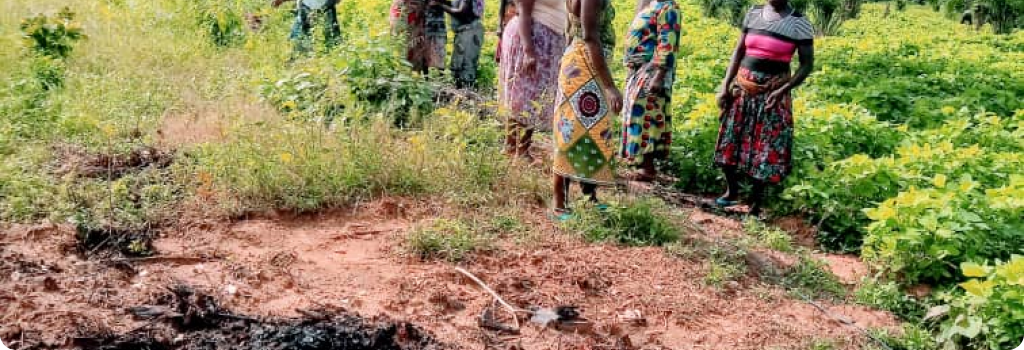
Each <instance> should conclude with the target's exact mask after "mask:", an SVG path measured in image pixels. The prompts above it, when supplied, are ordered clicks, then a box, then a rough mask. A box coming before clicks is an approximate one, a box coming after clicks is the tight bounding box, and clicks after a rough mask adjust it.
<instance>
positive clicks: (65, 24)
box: [21, 7, 86, 59]
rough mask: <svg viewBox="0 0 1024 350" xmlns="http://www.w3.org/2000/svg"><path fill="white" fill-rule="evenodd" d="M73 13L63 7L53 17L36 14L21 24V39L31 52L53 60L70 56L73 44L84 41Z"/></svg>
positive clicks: (83, 35)
mask: <svg viewBox="0 0 1024 350" xmlns="http://www.w3.org/2000/svg"><path fill="white" fill-rule="evenodd" d="M74 20H75V13H74V12H71V9H70V8H68V7H64V8H63V9H62V10H61V11H60V12H58V13H57V14H56V15H55V16H52V17H51V16H47V15H45V14H38V15H36V16H35V17H29V18H26V19H24V20H23V21H22V22H21V32H22V39H23V40H24V41H25V45H26V46H28V47H29V48H30V49H32V51H33V52H35V53H37V54H39V55H43V56H48V57H50V58H54V59H64V58H67V57H68V56H70V55H71V50H72V49H73V48H74V44H75V42H77V41H79V40H81V39H85V38H86V36H85V34H84V33H83V32H82V28H81V27H79V25H78V23H77V22H75V21H74Z"/></svg>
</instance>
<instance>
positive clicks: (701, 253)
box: [0, 0, 1024, 350]
mask: <svg viewBox="0 0 1024 350" xmlns="http://www.w3.org/2000/svg"><path fill="white" fill-rule="evenodd" d="M676 1H678V2H679V4H680V6H681V8H682V10H683V21H682V24H683V35H682V37H681V38H682V39H681V44H680V48H679V55H678V56H677V57H678V60H679V61H678V71H677V78H676V80H675V86H674V89H673V97H672V101H673V102H672V103H673V105H672V108H673V118H674V124H673V130H672V131H673V137H672V138H673V145H672V150H671V154H670V156H669V159H668V161H666V162H664V163H663V164H659V166H660V168H661V169H662V170H663V171H664V172H665V173H666V175H669V176H668V177H670V178H671V179H670V180H671V181H668V180H666V181H660V182H658V183H655V184H653V185H644V184H637V183H628V184H626V185H624V186H620V187H619V188H614V189H607V190H605V189H602V196H603V198H602V200H605V201H607V202H608V203H609V204H610V208H609V209H608V210H606V211H605V210H600V209H598V208H596V207H593V206H592V205H589V204H588V203H585V201H580V202H579V203H576V205H577V206H578V207H579V209H578V210H577V211H576V214H577V215H575V218H574V219H572V220H569V221H567V222H564V223H555V222H552V220H551V219H549V218H548V215H547V213H548V209H549V208H550V206H551V198H552V195H553V194H552V189H551V187H552V186H551V170H550V169H551V166H550V165H551V161H550V159H547V158H550V157H547V156H549V155H550V153H551V151H550V148H551V142H550V135H544V134H543V133H539V135H536V136H535V139H536V141H537V142H536V150H535V154H537V155H540V157H538V158H540V159H542V161H540V162H538V163H537V164H527V163H525V162H521V161H517V160H512V159H510V158H509V157H506V156H504V155H503V154H502V152H501V151H502V150H501V147H502V144H501V143H502V139H503V137H504V130H503V125H502V124H503V121H502V120H501V119H499V118H498V117H496V114H497V113H496V111H497V110H498V106H497V102H496V101H495V95H496V94H495V91H496V90H497V89H499V88H500V87H499V86H497V70H498V67H497V63H495V60H494V55H495V47H496V44H497V38H496V36H495V35H494V32H495V30H496V28H497V12H498V5H497V1H491V0H488V1H487V5H486V6H487V7H486V14H485V21H484V24H485V27H486V28H487V35H486V38H485V42H484V48H483V54H482V55H481V58H480V60H481V64H480V70H479V80H480V84H479V85H480V86H479V87H478V88H477V89H476V90H473V91H464V90H457V89H455V88H454V87H453V83H452V81H453V80H452V78H451V77H450V76H448V75H447V74H446V73H445V72H431V73H430V74H428V75H421V74H419V73H415V72H413V70H412V69H411V66H410V65H409V64H408V62H405V61H404V60H403V58H402V57H403V55H401V54H399V53H398V52H399V49H398V44H399V43H398V41H397V40H396V39H395V38H394V37H393V35H392V34H391V33H390V31H389V25H388V13H389V8H390V5H391V4H390V1H387V0H360V1H354V0H342V1H341V2H340V3H339V4H338V7H337V11H338V18H339V22H340V26H341V32H342V38H341V44H340V45H338V46H336V47H334V48H333V49H330V50H327V49H315V50H313V52H310V53H307V54H298V53H296V52H295V51H293V48H292V43H291V42H290V41H289V40H288V35H289V31H290V30H291V25H292V22H293V21H294V12H293V11H292V9H293V8H294V3H287V4H286V5H284V6H281V7H280V8H274V7H272V6H271V5H270V1H263V0H227V1H215V0H190V1H185V0H92V1H57V0H34V1H28V0H9V1H4V2H3V4H2V5H0V341H2V342H3V344H4V345H6V346H7V347H9V348H11V349H17V350H22V349H104V350H114V349H126V350H127V349H364V348H365V349H448V348H451V349H463V348H464V349H616V350H632V349H716V350H717V349H750V350H754V349H758V350H762V349H775V350H827V349H871V350H886V349H902V350H939V349H943V350H956V349H963V350H968V349H970V350H973V349H984V350H1002V349H1013V348H1014V347H1016V346H1018V344H1020V343H1021V342H1022V340H1024V31H1022V30H1019V29H1016V28H1019V27H1020V26H1021V23H1024V20H1021V19H1020V18H1024V5H1021V4H1019V1H1016V0H1008V1H1006V5H1005V6H1007V7H1006V8H1007V10H1005V11H1007V12H1003V13H1001V14H1000V16H1004V17H998V16H995V15H993V16H991V18H992V23H990V24H986V25H984V26H981V27H980V28H979V29H975V28H974V27H973V26H969V25H964V24H960V23H959V15H958V14H959V12H957V11H953V10H949V8H958V7H955V6H964V5H963V2H962V1H961V2H955V1H953V0H950V1H947V2H946V3H944V4H940V3H937V2H931V3H930V4H915V3H911V4H907V3H906V1H895V0H894V1H893V2H865V3H864V4H863V6H862V7H860V8H859V9H860V10H859V13H857V14H856V16H855V18H848V19H846V20H845V21H839V20H834V21H827V20H824V19H822V18H824V15H822V14H821V13H822V12H821V8H822V6H824V5H822V4H823V3H825V2H828V0H807V1H805V2H809V3H811V5H807V6H810V7H809V9H815V10H813V11H810V12H811V15H812V19H813V21H814V22H815V25H816V26H817V27H818V30H819V31H820V33H819V34H820V35H819V36H818V37H817V38H816V39H815V42H814V45H815V55H816V57H815V60H816V67H815V71H814V73H813V74H812V75H811V76H810V78H809V79H808V81H807V83H806V84H805V85H803V86H801V87H800V88H798V89H797V90H796V91H795V92H794V116H795V141H794V148H793V154H794V163H795V168H794V170H793V173H792V175H790V176H789V177H788V178H787V179H786V180H785V181H784V183H783V184H782V185H781V186H777V188H774V189H773V191H771V192H770V193H769V194H768V209H767V211H768V212H769V214H770V215H769V218H768V219H766V220H757V219H749V218H745V217H744V216H743V215H741V214H738V213H735V212H730V211H724V210H716V209H711V208H706V207H705V206H702V205H701V203H704V202H706V201H707V199H708V198H712V199H713V198H714V197H715V196H717V195H718V194H719V193H721V191H722V190H723V186H724V179H723V177H722V175H721V171H720V169H718V168H716V167H715V166H714V164H713V153H714V147H715V142H716V139H717V137H718V130H719V115H720V113H719V110H718V107H717V105H716V102H715V92H716V89H717V88H718V86H719V85H720V82H721V79H722V76H723V74H724V72H725V71H726V67H727V65H728V64H729V55H730V54H731V50H732V49H733V48H734V47H735V45H736V40H737V38H738V34H739V31H738V29H737V28H736V27H735V26H733V25H731V24H730V17H729V14H728V13H725V14H721V13H718V12H716V11H712V10H709V6H712V5H713V4H722V3H729V1H719V2H715V1H711V0H676ZM1015 1H1016V2H1015ZM736 2H737V3H743V4H744V5H743V6H744V7H745V6H746V4H748V2H743V1H736ZM794 2H795V1H794ZM837 3H838V2H837ZM843 3H844V4H845V3H846V2H843ZM857 3H859V2H857ZM987 3H992V4H1000V6H1003V5H1001V4H1002V2H1000V1H998V0H990V1H989V2H987ZM614 5H615V7H616V9H617V11H616V13H617V16H616V18H615V29H616V33H622V34H624V33H625V32H626V29H627V26H628V24H629V22H630V21H631V20H632V17H633V13H634V7H635V2H634V1H631V0H614ZM988 6H995V5H988ZM1013 6H1017V7H1016V9H1017V10H1016V11H1018V12H1012V11H1011V10H1012V9H1014V7H1013ZM726 12H728V11H726ZM1006 13H1016V14H1017V16H1018V18H1016V20H1017V22H1016V23H1017V24H1013V23H1012V22H1010V24H1006V23H1008V22H1007V19H1006V18H1009V17H1006V16H1009V15H1006ZM954 14H956V15H954ZM851 17H853V16H851ZM318 20H319V19H318ZM1007 26H1008V27H1007ZM322 34H323V33H322V30H321V28H320V27H318V26H315V27H314V29H313V35H312V37H313V41H314V42H313V46H312V47H316V48H321V47H323V45H320V44H321V42H320V41H322V40H323V35H322ZM623 41H624V40H619V41H618V42H619V45H620V46H621V45H622V42H623ZM449 52H451V47H450V46H449ZM622 52H624V48H621V47H620V50H618V51H617V52H616V53H615V54H616V55H617V56H616V57H615V58H614V59H613V60H612V61H611V62H610V66H611V68H612V73H613V77H614V78H615V79H616V81H617V82H619V83H620V84H621V83H622V82H623V80H624V78H625V72H624V68H623V66H622V63H621V62H620V61H621V55H622ZM571 199H576V198H571ZM499 301H500V302H499ZM513 315H518V316H513ZM0 348H3V347H2V346H0Z"/></svg>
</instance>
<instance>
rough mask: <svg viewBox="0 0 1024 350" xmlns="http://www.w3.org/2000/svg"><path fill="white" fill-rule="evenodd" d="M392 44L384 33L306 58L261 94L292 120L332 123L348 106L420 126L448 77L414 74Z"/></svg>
mask: <svg viewBox="0 0 1024 350" xmlns="http://www.w3.org/2000/svg"><path fill="white" fill-rule="evenodd" d="M363 45H366V46H363ZM392 47H393V44H392V41H391V40H390V39H389V38H388V37H383V36H382V37H376V38H370V39H367V42H365V43H360V44H359V45H358V46H354V45H346V46H343V47H338V48H337V49H336V50H335V51H332V53H331V54H330V55H325V56H320V57H312V58H307V59H304V60H302V61H301V63H300V64H296V65H295V67H296V68H295V69H292V70H288V71H285V72H283V76H282V77H279V78H276V80H273V79H268V80H267V81H265V82H264V83H263V84H262V86H261V87H260V91H261V96H263V97H264V98H265V99H266V100H267V101H269V102H270V103H272V104H273V105H274V106H275V107H277V109H278V110H280V111H281V112H283V113H286V114H288V115H289V116H290V117H293V118H302V119H306V120H322V121H324V122H331V121H333V120H334V119H335V118H337V117H338V116H340V115H342V114H343V113H345V111H346V110H348V111H352V110H357V111H359V110H361V111H366V112H375V113H381V114H382V115H385V116H387V117H388V118H390V119H391V120H392V121H393V122H394V123H395V124H396V125H400V126H403V125H417V124H418V123H420V122H421V121H422V120H421V119H422V118H423V117H424V116H426V115H427V114H429V113H430V111H431V110H432V109H433V107H434V96H435V91H436V90H437V89H438V88H439V87H440V83H438V81H443V79H440V80H439V79H431V78H429V77H427V76H423V75H421V74H418V73H413V72H412V70H411V66H410V65H409V64H408V62H406V61H405V60H402V59H400V58H398V56H396V55H395V54H394V52H395V51H396V50H393V49H392ZM434 78H436V77H434ZM349 114H351V113H349Z"/></svg>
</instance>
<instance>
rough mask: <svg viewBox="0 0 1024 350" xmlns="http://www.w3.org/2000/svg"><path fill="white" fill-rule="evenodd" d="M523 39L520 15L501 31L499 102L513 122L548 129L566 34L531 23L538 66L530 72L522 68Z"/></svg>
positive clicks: (523, 55)
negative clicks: (520, 32) (520, 29)
mask: <svg viewBox="0 0 1024 350" xmlns="http://www.w3.org/2000/svg"><path fill="white" fill-rule="evenodd" d="M522 39H523V38H521V37H520V36H519V17H516V18H513V19H512V21H510V22H509V23H508V26H507V27H506V28H505V31H504V33H503V34H502V38H501V42H502V44H501V45H502V46H501V66H500V67H499V70H498V89H499V91H498V103H499V106H500V107H501V110H502V112H503V113H507V115H508V117H509V118H510V119H512V120H513V121H515V122H517V123H519V124H522V125H526V126H527V127H532V128H537V129H539V130H541V131H548V128H550V127H551V114H552V113H553V111H554V104H553V103H554V101H555V94H556V92H557V90H558V86H557V85H556V84H557V82H558V65H559V60H560V59H561V57H562V52H563V51H564V50H565V36H564V35H563V34H562V33H558V32H555V31H554V30H552V29H551V28H548V27H547V26H545V25H543V24H540V23H537V22H534V23H533V38H532V39H533V47H534V50H536V52H537V65H536V69H535V70H534V71H533V72H532V73H526V72H525V71H524V69H523V68H524V67H523V59H524V58H525V57H526V55H525V54H524V53H523V44H522V42H521V40H522Z"/></svg>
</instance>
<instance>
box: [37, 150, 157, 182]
mask: <svg viewBox="0 0 1024 350" xmlns="http://www.w3.org/2000/svg"><path fill="white" fill-rule="evenodd" d="M55 153H56V158H57V160H56V162H57V163H58V164H57V167H56V170H55V171H54V173H56V174H57V175H67V174H74V175H75V176H79V177H86V178H103V179H107V180H116V179H119V178H121V177H122V176H124V175H126V174H128V173H131V172H135V171H139V170H141V169H144V168H166V167H168V166H170V165H171V163H172V162H174V152H173V151H169V150H162V149H158V148H156V147H153V146H149V145H139V146H135V147H133V148H131V149H130V150H128V151H127V152H124V153H97V152H90V151H88V150H86V149H83V148H82V147H79V146H75V145H60V146H57V147H56V149H55Z"/></svg>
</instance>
